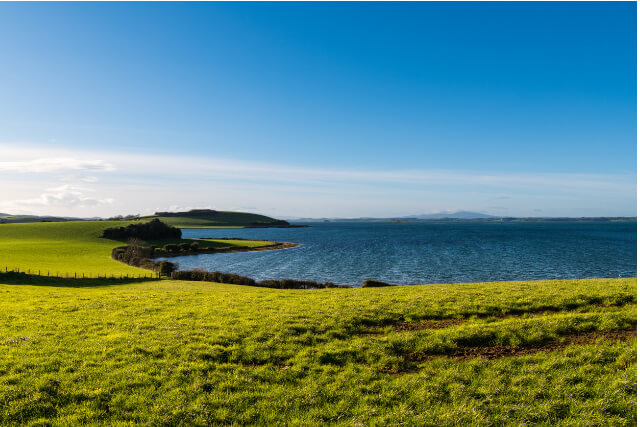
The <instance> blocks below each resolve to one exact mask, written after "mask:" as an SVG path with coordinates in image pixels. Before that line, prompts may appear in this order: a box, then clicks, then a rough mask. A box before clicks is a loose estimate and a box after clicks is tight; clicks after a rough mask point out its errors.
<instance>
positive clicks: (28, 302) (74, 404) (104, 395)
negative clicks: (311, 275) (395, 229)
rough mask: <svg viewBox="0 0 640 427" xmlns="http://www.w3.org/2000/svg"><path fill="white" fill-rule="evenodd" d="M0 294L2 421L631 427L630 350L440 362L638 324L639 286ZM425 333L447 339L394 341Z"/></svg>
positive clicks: (20, 290)
mask: <svg viewBox="0 0 640 427" xmlns="http://www.w3.org/2000/svg"><path fill="white" fill-rule="evenodd" d="M29 280H34V282H32V283H30V282H28V281H29ZM50 280H51V279H50ZM3 282H4V283H5V284H0V402H2V404H1V405H0V424H3V425H9V424H26V425H29V424H32V425H45V424H46V425H78V424H83V423H90V424H102V425H114V424H120V425H131V424H151V425H178V424H188V425H211V424H224V425H240V424H261V425H284V424H287V425H305V426H306V425H325V424H337V425H350V426H351V425H384V424H391V425H398V424H406V425H434V426H435V425H438V426H440V425H460V424H462V425H470V424H474V425H503V424H509V425H513V424H523V425H524V424H536V425H538V424H543V425H552V424H553V425H555V424H562V425H575V426H583V425H635V424H636V344H635V340H629V341H610V340H607V339H604V338H602V339H598V340H596V341H593V342H590V343H586V344H580V345H568V346H566V347H561V348H559V349H556V350H555V351H551V352H548V353H547V352H542V351H541V352H537V353H536V352H533V353H531V354H527V355H522V356H515V357H502V358H497V359H493V360H488V359H485V358H470V359H468V360H456V359H452V358H449V357H446V356H445V355H446V354H447V353H448V352H451V351H453V350H455V349H459V348H462V347H465V346H477V345H482V346H485V347H496V346H502V345H520V346H532V345H545V344H550V343H551V344H553V343H556V344H557V343H561V342H563V341H565V340H567V339H568V337H570V336H571V335H572V334H580V333H591V334H593V333H595V334H598V333H604V332H606V331H611V330H625V329H629V328H635V323H636V308H637V306H636V280H635V279H593V280H579V281H578V280H574V281H540V282H513V283H484V284H456V285H425V286H414V287H394V288H372V289H325V290H314V291H303V290H274V289H265V288H252V287H242V286H233V285H223V284H215V283H204V282H179V281H170V280H159V281H150V282H144V283H127V284H125V283H120V284H111V285H109V284H108V283H109V282H108V281H100V280H94V281H88V282H86V281H85V282H82V283H84V286H85V287H81V288H71V287H65V286H63V285H64V284H70V283H74V282H73V281H71V280H67V281H66V282H63V281H60V283H59V286H48V285H47V283H48V284H49V285H51V284H55V283H51V282H46V281H45V280H44V279H40V280H35V279H19V280H14V281H13V282H12V283H6V282H7V277H5V278H4V279H3V278H2V277H0V283H3ZM425 321H430V322H432V323H433V324H437V323H438V322H444V323H443V325H444V326H445V327H444V328H441V329H415V330H413V329H406V328H405V329H402V328H398V326H399V325H407V324H417V323H419V322H425ZM447 322H449V323H447ZM415 354H423V355H427V356H428V357H426V358H423V359H420V360H415V359H412V357H411V356H412V355H415Z"/></svg>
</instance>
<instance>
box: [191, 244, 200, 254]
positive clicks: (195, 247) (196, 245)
mask: <svg viewBox="0 0 640 427" xmlns="http://www.w3.org/2000/svg"><path fill="white" fill-rule="evenodd" d="M199 247H200V245H199V244H198V242H193V243H191V244H190V245H189V249H191V250H192V251H194V252H197V251H198V249H199Z"/></svg>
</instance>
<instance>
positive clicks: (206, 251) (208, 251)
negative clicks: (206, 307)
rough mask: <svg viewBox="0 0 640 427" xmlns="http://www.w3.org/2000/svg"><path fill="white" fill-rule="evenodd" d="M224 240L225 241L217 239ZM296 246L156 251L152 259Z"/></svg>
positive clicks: (293, 244) (292, 246)
mask: <svg viewBox="0 0 640 427" xmlns="http://www.w3.org/2000/svg"><path fill="white" fill-rule="evenodd" d="M218 240H225V239H218ZM226 240H248V239H226ZM296 246H300V243H293V242H274V243H273V244H271V245H263V246H255V247H252V248H251V247H247V246H241V247H233V246H229V247H225V248H211V249H198V250H196V251H193V250H189V251H180V252H177V253H176V252H166V251H157V252H154V253H153V256H152V257H151V258H152V259H156V258H175V257H180V256H189V255H201V254H215V253H232V252H259V251H271V250H278V249H289V248H295V247H296Z"/></svg>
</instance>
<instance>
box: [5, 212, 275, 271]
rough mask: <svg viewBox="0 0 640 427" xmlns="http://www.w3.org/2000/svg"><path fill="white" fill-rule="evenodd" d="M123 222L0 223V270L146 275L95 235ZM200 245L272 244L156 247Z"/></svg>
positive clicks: (224, 242)
mask: <svg viewBox="0 0 640 427" xmlns="http://www.w3.org/2000/svg"><path fill="white" fill-rule="evenodd" d="M129 223H130V222H127V221H73V222H45V223H31V224H0V270H1V271H5V268H8V269H9V270H11V269H16V268H17V269H20V271H27V270H30V271H31V272H32V273H34V272H35V273H36V274H37V273H38V272H40V274H42V275H46V274H47V273H49V274H52V275H64V274H67V273H69V274H71V275H73V274H74V273H78V274H87V275H96V274H100V275H105V274H108V275H112V274H115V275H118V274H129V275H138V274H149V271H148V270H144V269H141V268H137V267H131V266H128V265H126V264H123V263H121V262H118V261H115V260H113V259H111V250H112V249H113V248H114V247H117V246H122V245H123V244H125V243H123V242H121V241H118V240H110V239H103V238H100V237H99V236H100V235H101V234H102V231H103V230H104V229H106V228H109V227H119V226H126V225H127V224H129ZM181 241H184V242H193V241H197V242H200V243H201V245H202V246H210V247H215V246H220V247H222V246H238V247H252V246H261V245H264V244H269V243H272V242H263V241H255V242H253V241H246V240H209V239H206V240H191V239H183V240H176V239H173V240H164V241H157V242H149V243H152V244H153V243H157V244H158V245H160V244H164V243H176V242H181Z"/></svg>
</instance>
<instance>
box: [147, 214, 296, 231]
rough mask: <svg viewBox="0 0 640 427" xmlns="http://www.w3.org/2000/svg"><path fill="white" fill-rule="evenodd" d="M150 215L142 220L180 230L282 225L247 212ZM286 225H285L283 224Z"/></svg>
mask: <svg viewBox="0 0 640 427" xmlns="http://www.w3.org/2000/svg"><path fill="white" fill-rule="evenodd" d="M159 214H160V215H151V216H148V217H144V218H143V219H152V218H158V219H159V220H160V221H162V222H164V223H166V224H169V225H173V226H174V227H181V228H242V227H248V226H262V227H270V226H274V225H282V224H281V223H282V221H278V220H276V219H274V218H271V217H268V216H265V215H258V214H252V213H247V212H226V211H214V210H209V209H199V210H198V209H196V210H193V211H189V212H179V213H172V214H167V215H162V212H160V213H159ZM285 224H286V223H285Z"/></svg>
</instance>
